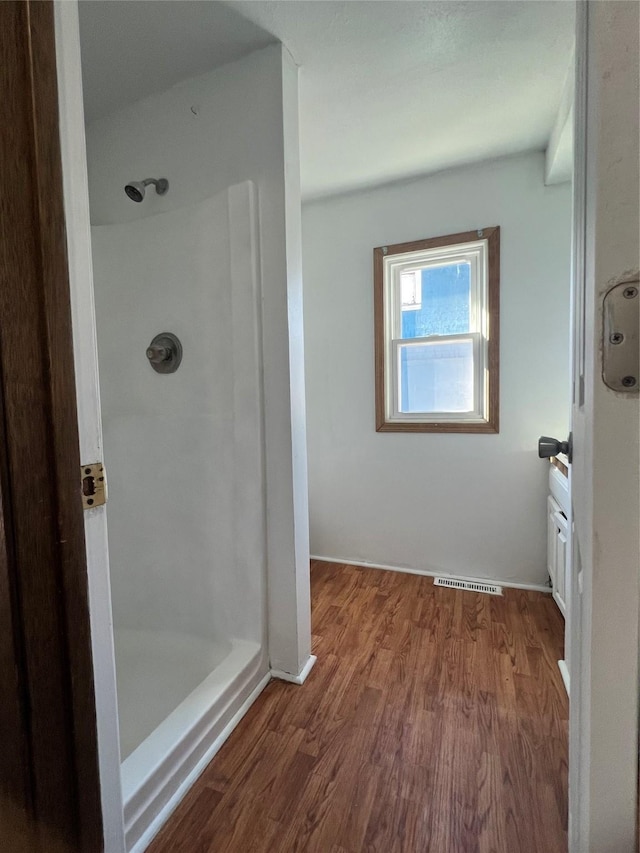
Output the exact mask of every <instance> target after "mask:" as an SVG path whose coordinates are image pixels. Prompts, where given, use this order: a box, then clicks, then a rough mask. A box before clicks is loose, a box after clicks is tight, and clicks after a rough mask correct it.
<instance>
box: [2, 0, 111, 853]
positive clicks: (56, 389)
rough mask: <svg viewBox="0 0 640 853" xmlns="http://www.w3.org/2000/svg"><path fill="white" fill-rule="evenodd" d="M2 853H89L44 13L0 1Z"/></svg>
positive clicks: (95, 802)
mask: <svg viewBox="0 0 640 853" xmlns="http://www.w3.org/2000/svg"><path fill="white" fill-rule="evenodd" d="M0 104H2V123H1V125H0V158H1V163H0V663H1V665H2V671H1V673H0V675H1V677H0V849H2V850H6V851H11V853H22V851H25V853H26V851H28V852H29V853H80V851H81V853H93V851H99V850H101V849H102V822H101V813H100V786H99V778H98V763H97V744H96V720H95V701H94V691H93V673H92V661H91V646H90V634H89V609H88V599H87V570H86V560H85V548H84V534H83V517H82V507H81V495H80V487H79V482H80V476H79V472H80V467H79V466H80V459H79V453H78V434H77V414H76V400H75V384H74V372H73V350H72V339H71V321H70V306H69V284H68V272H67V262H66V241H65V228H64V211H63V203H62V175H61V166H60V150H59V136H58V111H57V110H58V107H57V88H56V63H55V43H54V25H53V4H52V3H51V2H49V0H47V1H46V2H29V1H28V0H24V2H3V3H0Z"/></svg>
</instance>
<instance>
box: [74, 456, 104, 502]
mask: <svg viewBox="0 0 640 853" xmlns="http://www.w3.org/2000/svg"><path fill="white" fill-rule="evenodd" d="M80 470H81V476H82V506H83V507H84V509H94V508H95V507H97V506H102V505H103V504H105V503H106V502H107V472H106V471H105V470H104V465H103V464H102V462H94V463H93V464H91V465H83V466H82V468H81V469H80Z"/></svg>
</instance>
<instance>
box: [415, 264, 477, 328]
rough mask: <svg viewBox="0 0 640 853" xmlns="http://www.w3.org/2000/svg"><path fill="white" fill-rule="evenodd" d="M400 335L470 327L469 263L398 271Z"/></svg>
mask: <svg viewBox="0 0 640 853" xmlns="http://www.w3.org/2000/svg"><path fill="white" fill-rule="evenodd" d="M400 288H401V308H402V330H401V337H403V338H426V337H427V336H428V335H460V334H464V333H465V332H469V331H471V329H470V328H469V322H470V310H469V306H470V298H471V265H470V264H469V263H468V262H465V263H455V264H447V265H446V266H443V267H424V268H423V269H421V270H416V271H411V272H403V273H402V274H401V275H400Z"/></svg>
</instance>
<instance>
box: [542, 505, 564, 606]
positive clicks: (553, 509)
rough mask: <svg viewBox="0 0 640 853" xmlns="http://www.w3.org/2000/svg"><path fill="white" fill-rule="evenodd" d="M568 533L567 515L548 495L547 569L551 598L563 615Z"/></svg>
mask: <svg viewBox="0 0 640 853" xmlns="http://www.w3.org/2000/svg"><path fill="white" fill-rule="evenodd" d="M568 535H569V533H568V527H567V517H566V515H565V514H564V511H563V509H562V507H561V506H560V504H559V503H558V501H557V500H556V499H555V497H554V496H553V495H549V497H548V498H547V570H548V572H549V577H550V578H551V588H552V590H553V598H554V600H555V602H556V604H557V605H558V607H559V608H560V610H561V611H562V615H563V616H566V615H567V606H566V598H567V597H566V593H567V589H568V578H567V568H568V562H567V538H568Z"/></svg>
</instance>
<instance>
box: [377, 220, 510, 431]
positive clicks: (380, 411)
mask: <svg viewBox="0 0 640 853" xmlns="http://www.w3.org/2000/svg"><path fill="white" fill-rule="evenodd" d="M481 240H483V241H485V242H486V254H487V296H486V305H487V308H488V332H487V335H486V337H487V354H486V365H487V373H488V376H487V385H488V388H487V400H486V409H485V414H486V417H485V418H484V419H483V420H481V421H480V420H470V419H468V418H466V419H463V418H460V419H459V420H453V419H452V420H450V421H443V420H439V421H435V420H429V419H428V418H425V420H423V421H406V422H401V421H397V420H390V419H389V418H388V415H387V412H388V399H387V397H388V390H387V383H386V381H385V378H386V369H387V367H386V351H387V342H386V337H387V328H386V323H385V280H384V266H385V264H384V262H385V258H389V257H390V256H394V255H402V254H408V253H411V252H421V251H425V250H433V249H440V248H443V249H444V248H449V247H451V246H455V245H457V244H460V245H462V244H465V243H477V242H478V241H481ZM373 281H374V345H375V397H376V430H377V432H448V433H490V434H496V433H498V432H499V431H500V428H499V427H500V414H499V412H500V402H499V401H500V228H499V226H497V225H496V226H492V227H490V228H481V229H478V230H475V231H464V232H461V233H459V234H448V235H446V236H444V237H431V238H428V239H425V240H414V241H412V242H409V243H396V244H394V245H392V246H378V247H377V248H375V249H374V250H373Z"/></svg>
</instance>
